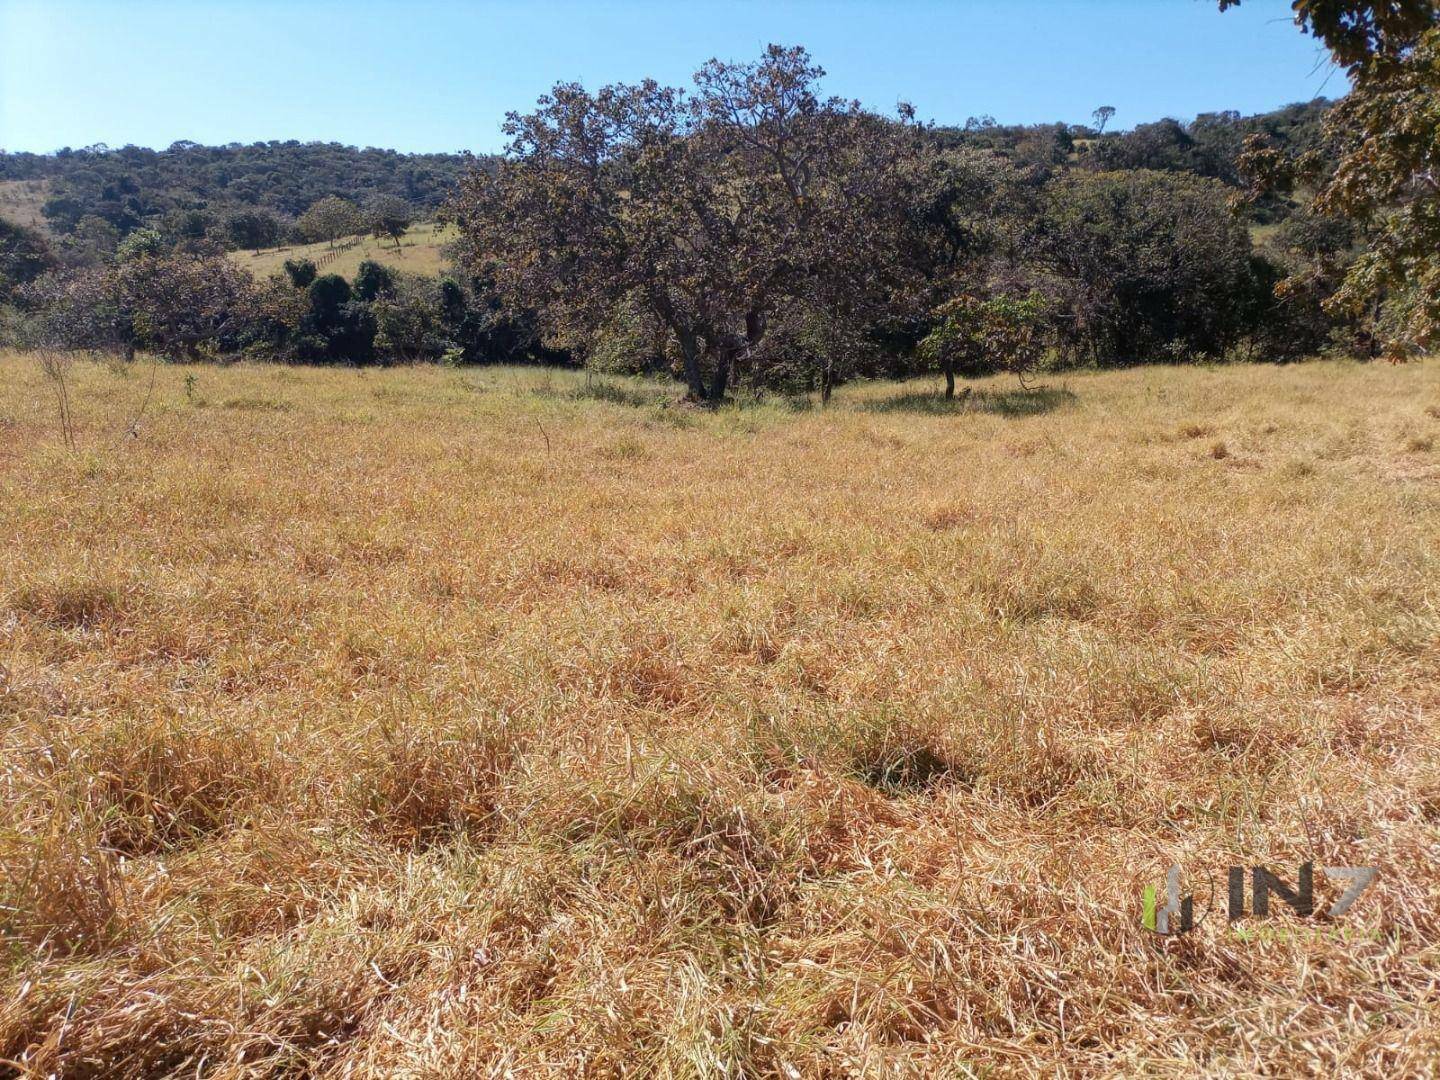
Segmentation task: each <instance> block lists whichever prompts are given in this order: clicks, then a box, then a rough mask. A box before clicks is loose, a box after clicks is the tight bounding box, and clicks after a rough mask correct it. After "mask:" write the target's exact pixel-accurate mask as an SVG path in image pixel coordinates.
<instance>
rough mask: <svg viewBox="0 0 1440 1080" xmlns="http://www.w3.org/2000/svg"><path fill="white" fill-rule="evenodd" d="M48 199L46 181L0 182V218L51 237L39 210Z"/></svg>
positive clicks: (47, 220) (48, 190)
mask: <svg viewBox="0 0 1440 1080" xmlns="http://www.w3.org/2000/svg"><path fill="white" fill-rule="evenodd" d="M49 197H50V182H49V181H48V180H0V218H4V219H6V220H7V221H13V222H14V223H15V224H16V225H24V226H26V227H27V228H31V229H36V230H38V231H39V232H40V233H41V234H42V235H44V236H52V235H53V234H52V233H51V231H50V222H49V219H47V218H46V217H45V215H44V214H42V213H41V212H40V211H41V208H42V207H44V205H45V201H46V200H47V199H48V198H49Z"/></svg>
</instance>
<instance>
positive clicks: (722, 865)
mask: <svg viewBox="0 0 1440 1080" xmlns="http://www.w3.org/2000/svg"><path fill="white" fill-rule="evenodd" d="M187 376H193V377H194V378H193V380H192V382H191V384H190V387H189V392H188V393H187V388H186V378H187ZM147 378H148V375H147V374H146V372H144V371H143V370H136V371H132V372H129V373H128V374H127V373H126V372H125V370H124V369H117V368H114V367H113V366H112V367H106V366H103V365H99V364H92V363H89V362H80V363H77V364H76V365H75V367H74V368H73V369H72V385H71V395H72V401H73V405H74V409H75V413H76V418H77V424H78V429H79V430H78V445H79V449H78V451H77V452H75V453H68V452H66V451H65V450H64V449H63V447H62V445H61V443H60V437H59V431H58V428H57V425H56V422H55V419H54V414H53V403H52V400H51V398H50V396H49V388H48V387H47V385H46V384H45V383H44V382H43V380H42V379H41V377H40V375H39V373H38V371H37V369H36V368H35V366H34V364H33V362H32V361H30V360H29V359H27V358H23V357H18V356H13V355H12V356H7V357H3V358H0V506H3V507H4V515H3V519H0V520H3V528H4V544H5V552H4V555H5V557H4V561H3V563H0V575H3V576H0V734H3V739H4V745H3V750H0V753H3V764H4V770H3V774H0V785H3V799H4V812H3V818H0V859H3V866H4V876H3V878H0V889H3V896H0V903H3V909H0V923H3V929H4V935H5V950H6V951H5V967H4V974H3V979H4V983H3V986H0V1059H8V1060H9V1061H10V1062H11V1063H12V1065H13V1067H14V1068H16V1069H18V1070H19V1071H20V1072H22V1073H27V1074H33V1075H36V1076H40V1075H48V1074H51V1073H58V1074H63V1075H74V1076H82V1075H85V1076H137V1077H138V1076H155V1075H175V1076H195V1075H204V1076H222V1077H235V1076H249V1075H270V1074H277V1073H278V1074H286V1075H306V1076H335V1077H342V1076H343V1077H363V1076H375V1077H379V1076H456V1077H461V1076H465V1077H468V1076H483V1075H514V1076H525V1077H529V1076H545V1075H555V1076H561V1075H565V1076H569V1075H577V1074H580V1075H595V1076H609V1075H620V1074H627V1075H634V1076H695V1077H699V1076H716V1075H727V1076H732V1077H739V1076H766V1075H775V1076H787V1077H795V1076H832V1077H840V1076H861V1075H872V1076H878V1075H943V1076H967V1075H971V1076H980V1075H994V1076H1012V1075H1045V1076H1055V1075H1060V1074H1080V1075H1086V1074H1089V1075H1105V1074H1116V1073H1144V1074H1147V1075H1164V1076H1171V1075H1175V1076H1178V1075H1212V1076H1234V1075H1244V1074H1257V1073H1266V1074H1269V1075H1298V1074H1315V1075H1335V1074H1351V1075H1361V1074H1364V1075H1387V1076H1403V1075H1425V1074H1427V1073H1433V1071H1434V1069H1435V1067H1436V1062H1437V1060H1440V1058H1437V1055H1440V1019H1437V1017H1440V1013H1437V1009H1440V989H1437V986H1440V982H1437V980H1440V945H1437V933H1440V872H1437V870H1436V859H1437V854H1440V753H1437V746H1440V743H1437V737H1436V736H1437V725H1436V715H1437V713H1436V710H1437V707H1440V680H1437V675H1440V651H1437V632H1440V613H1437V603H1440V592H1437V585H1440V547H1437V540H1440V457H1437V452H1436V451H1435V450H1434V449H1433V448H1432V440H1433V438H1434V436H1435V435H1436V434H1437V433H1440V420H1437V419H1436V415H1435V414H1436V412H1437V409H1436V406H1437V405H1440V377H1437V370H1436V368H1435V367H1434V365H1433V364H1423V365H1421V364H1416V365H1410V366H1405V367H1399V368H1392V367H1381V366H1370V367H1361V366H1354V365H1338V364H1331V363H1323V364H1322V363H1317V364H1311V365H1305V366H1295V367H1283V368H1272V367H1255V368H1230V369H1218V370H1206V369H1169V370H1167V369H1142V370H1134V371H1128V372H1123V373H1114V374H1100V375H1084V376H1073V377H1070V378H1067V379H1065V380H1063V381H1062V380H1052V385H1051V387H1050V389H1049V390H1048V391H1044V392H1040V393H1036V394H1031V395H1027V394H1024V393H1019V392H1016V391H1015V389H1014V387H1013V386H1012V385H1011V384H1010V383H1008V382H1006V381H1003V380H998V381H994V382H987V383H982V384H980V385H979V386H978V388H977V392H976V393H975V394H974V395H973V396H972V397H971V398H970V399H969V400H968V401H967V402H966V403H965V404H964V405H963V406H962V407H960V408H959V409H956V410H947V409H946V408H945V407H944V406H943V405H942V404H941V403H940V402H938V401H937V400H936V396H935V388H934V387H933V386H931V385H929V384H920V383H916V384H907V385H898V386H897V385H872V386H861V387H852V388H846V389H845V390H843V391H841V393H840V394H839V395H838V397H837V400H836V402H835V404H834V406H833V407H832V408H831V409H829V410H828V411H820V410H811V411H808V412H806V411H792V410H789V409H787V408H785V407H783V406H782V405H780V404H773V405H761V406H754V407H750V408H744V409H741V408H734V409H726V410H722V411H720V412H719V413H717V414H708V413H698V412H694V411H689V410H685V409H681V408H676V407H674V406H673V405H669V404H667V397H668V395H669V394H670V393H671V391H669V390H668V389H667V388H664V387H660V386H657V385H655V384H648V383H640V382H631V383H620V382H605V383H594V384H587V383H586V381H585V380H584V378H583V377H582V376H578V375H574V374H568V373H547V372H542V371H534V370H528V371H522V370H496V369H480V370H468V371H458V372H457V371H446V370H439V369H423V370H387V371H379V370H371V371H354V370H344V371H342V370H331V371H323V370H308V369H296V368H282V367H247V366H239V367H231V368H211V367H197V368H169V367H165V368H161V369H159V372H158V382H157V386H156V389H155V392H154V402H153V404H152V406H151V409H150V412H149V414H148V415H147V418H146V419H145V420H144V421H143V422H142V423H141V425H140V428H139V430H140V437H139V438H138V439H131V438H126V437H125V436H124V435H123V432H124V431H125V428H126V426H127V424H128V422H129V417H130V416H131V415H132V414H133V412H134V410H135V409H136V408H137V407H138V406H139V403H140V402H141V400H142V399H143V398H144V395H145V392H146V390H145V388H146V380H147ZM1216 447H1223V448H1224V452H1223V453H1220V452H1217V450H1216ZM1307 858H1314V859H1315V860H1316V862H1317V864H1329V865H1335V864H1344V865H1354V864H1373V865H1376V866H1379V867H1380V868H1381V875H1380V879H1379V881H1378V883H1377V884H1376V885H1375V886H1374V887H1373V888H1372V889H1371V890H1370V891H1369V892H1367V893H1366V894H1365V896H1364V897H1363V898H1362V899H1361V901H1360V902H1359V903H1358V904H1357V905H1356V907H1355V908H1354V909H1352V911H1351V912H1350V913H1349V914H1348V915H1347V916H1346V917H1345V920H1344V921H1343V924H1342V925H1343V927H1344V928H1345V929H1346V930H1347V931H1348V932H1350V934H1351V935H1352V937H1351V939H1350V940H1338V939H1337V937H1336V935H1334V934H1332V935H1330V936H1323V935H1322V936H1316V935H1311V934H1309V933H1308V932H1307V933H1291V934H1289V935H1288V936H1287V935H1285V934H1275V935H1273V936H1271V937H1268V938H1265V939H1261V940H1253V939H1252V940H1243V939H1242V938H1240V937H1239V936H1237V935H1236V934H1235V933H1234V932H1233V931H1232V930H1231V929H1230V928H1228V927H1227V926H1226V924H1225V920H1224V918H1223V917H1221V916H1217V917H1214V918H1210V919H1208V920H1206V922H1205V923H1204V924H1203V925H1201V926H1200V927H1199V928H1198V929H1197V930H1196V931H1195V932H1194V933H1193V934H1190V935H1188V936H1185V937H1182V938H1179V939H1161V938H1157V937H1155V936H1154V935H1151V934H1149V933H1147V932H1146V931H1144V930H1142V929H1141V928H1140V927H1139V925H1138V916H1139V896H1140V890H1141V888H1142V886H1144V885H1145V884H1149V883H1153V882H1156V881H1158V880H1160V878H1161V875H1163V872H1164V868H1165V867H1166V866H1168V865H1169V864H1170V863H1172V862H1181V863H1183V864H1184V865H1185V866H1187V867H1188V868H1191V870H1192V871H1195V870H1199V869H1203V868H1215V870H1216V872H1217V873H1218V874H1220V875H1221V879H1222V880H1221V889H1222V890H1223V887H1224V886H1223V872H1224V871H1223V867H1224V866H1225V865H1227V864H1229V863H1231V862H1236V863H1244V864H1252V863H1257V862H1265V863H1268V864H1271V865H1273V866H1276V867H1277V868H1280V869H1283V870H1284V871H1285V872H1286V874H1287V876H1289V877H1291V878H1292V879H1293V876H1294V867H1295V866H1296V864H1298V863H1299V862H1301V861H1303V860H1304V859H1307ZM1317 878H1320V875H1319V874H1317ZM1327 888H1329V886H1328V885H1325V884H1324V883H1323V879H1321V880H1320V883H1317V890H1318V891H1320V892H1321V894H1322V896H1323V897H1324V898H1325V902H1327V903H1328V900H1329V899H1332V897H1329V895H1328V893H1325V892H1324V890H1325V889H1327ZM1247 925H1251V926H1257V925H1259V924H1255V923H1253V921H1251V922H1250V923H1247ZM1263 925H1264V926H1265V927H1266V928H1273V929H1276V930H1289V931H1303V930H1304V929H1305V927H1306V926H1307V925H1308V924H1306V923H1303V922H1302V921H1300V920H1299V919H1298V918H1296V917H1294V916H1292V915H1290V914H1288V913H1286V914H1284V915H1283V916H1280V917H1275V918H1272V919H1271V920H1270V921H1269V922H1268V923H1265V924H1263Z"/></svg>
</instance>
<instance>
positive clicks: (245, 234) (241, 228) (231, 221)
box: [225, 208, 286, 250]
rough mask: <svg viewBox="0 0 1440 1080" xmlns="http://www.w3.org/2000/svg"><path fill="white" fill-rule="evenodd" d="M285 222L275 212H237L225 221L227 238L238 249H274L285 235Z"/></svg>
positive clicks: (257, 210)
mask: <svg viewBox="0 0 1440 1080" xmlns="http://www.w3.org/2000/svg"><path fill="white" fill-rule="evenodd" d="M285 228H286V226H285V222H284V221H283V220H282V219H281V218H280V217H279V216H278V215H277V214H275V213H274V212H273V211H269V210H261V209H250V208H247V209H242V210H235V211H233V212H231V213H230V214H229V216H227V217H226V219H225V236H226V238H227V239H228V240H229V241H230V243H232V244H234V245H235V246H236V247H237V248H246V249H250V250H256V249H258V248H264V247H273V246H274V245H275V244H277V243H279V242H280V238H281V237H282V236H283V235H284V233H285Z"/></svg>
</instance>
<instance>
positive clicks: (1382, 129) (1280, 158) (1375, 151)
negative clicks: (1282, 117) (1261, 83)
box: [1220, 0, 1440, 358]
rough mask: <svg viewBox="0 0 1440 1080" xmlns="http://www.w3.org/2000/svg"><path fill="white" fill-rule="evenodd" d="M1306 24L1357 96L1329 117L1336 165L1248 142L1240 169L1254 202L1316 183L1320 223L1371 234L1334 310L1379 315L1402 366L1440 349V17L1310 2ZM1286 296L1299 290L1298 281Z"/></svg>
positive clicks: (1336, 0) (1406, 3) (1351, 0)
mask: <svg viewBox="0 0 1440 1080" xmlns="http://www.w3.org/2000/svg"><path fill="white" fill-rule="evenodd" d="M1220 6H1221V7H1222V9H1223V8H1225V7H1229V6H1232V0H1221V5H1220ZM1296 20H1297V21H1298V22H1299V23H1301V24H1302V25H1303V26H1305V27H1307V28H1308V29H1309V30H1310V31H1311V32H1312V33H1313V34H1315V36H1316V37H1318V38H1320V39H1321V40H1322V41H1323V42H1324V43H1325V44H1326V45H1327V46H1328V47H1329V48H1330V50H1331V53H1332V55H1333V56H1334V58H1335V60H1336V62H1337V63H1339V64H1341V65H1342V66H1344V67H1345V68H1346V69H1347V71H1348V72H1349V75H1350V78H1351V83H1352V89H1351V92H1350V93H1349V94H1348V95H1347V96H1346V97H1345V98H1344V99H1343V100H1342V101H1341V102H1340V103H1339V104H1338V105H1336V107H1335V108H1334V109H1333V110H1332V111H1331V112H1330V114H1329V115H1328V116H1327V118H1326V123H1325V140H1326V144H1327V147H1328V149H1329V151H1330V153H1329V155H1328V156H1327V155H1322V154H1320V153H1319V152H1315V151H1312V152H1310V153H1305V154H1298V155H1297V154H1294V153H1291V152H1289V151H1288V150H1287V149H1286V148H1283V147H1277V146H1274V145H1272V144H1271V143H1269V142H1267V141H1266V140H1265V139H1263V138H1258V137H1254V138H1251V139H1249V140H1247V142H1246V146H1245V153H1244V155H1243V156H1242V159H1241V164H1242V167H1243V168H1244V170H1245V173H1246V175H1247V178H1248V180H1249V183H1250V186H1251V192H1252V195H1258V194H1260V193H1263V192H1266V191H1271V190H1275V189H1280V190H1289V189H1291V188H1293V187H1295V186H1296V185H1298V184H1306V185H1309V186H1311V187H1312V188H1313V189H1314V192H1315V194H1314V197H1313V200H1312V208H1313V210H1314V211H1315V212H1316V213H1317V214H1330V215H1338V216H1343V217H1346V218H1349V219H1351V220H1353V221H1356V222H1358V223H1360V224H1361V225H1363V226H1364V227H1365V228H1366V230H1367V232H1368V233H1369V236H1368V245H1367V250H1366V251H1365V252H1364V253H1363V254H1361V255H1360V257H1359V258H1357V259H1355V260H1354V261H1353V262H1352V263H1351V264H1350V266H1349V267H1348V269H1347V271H1346V273H1345V276H1344V279H1343V281H1342V282H1341V284H1340V286H1339V288H1338V289H1336V290H1335V291H1334V292H1333V294H1331V295H1330V296H1329V297H1328V298H1327V299H1326V301H1325V303H1326V307H1327V309H1328V310H1329V311H1331V312H1332V313H1346V314H1349V315H1350V316H1352V317H1364V316H1365V315H1367V314H1368V315H1370V316H1371V317H1372V319H1373V321H1374V324H1375V329H1376V331H1377V334H1378V336H1379V337H1380V338H1382V339H1383V341H1384V347H1385V349H1386V351H1387V352H1388V353H1389V354H1390V355H1391V356H1392V357H1393V358H1401V357H1404V356H1407V355H1410V354H1413V353H1415V352H1417V351H1420V350H1424V349H1428V348H1430V347H1433V345H1434V344H1435V343H1436V342H1437V341H1440V178H1437V169H1440V7H1437V6H1436V4H1434V3H1433V2H1432V0H1396V2H1388V0H1387V2H1383V3H1376V2H1369V0H1306V2H1305V3H1297V4H1296ZM1283 287H1284V288H1292V289H1293V288H1296V287H1298V284H1297V283H1292V282H1291V281H1289V280H1288V279H1287V281H1286V282H1285V283H1283Z"/></svg>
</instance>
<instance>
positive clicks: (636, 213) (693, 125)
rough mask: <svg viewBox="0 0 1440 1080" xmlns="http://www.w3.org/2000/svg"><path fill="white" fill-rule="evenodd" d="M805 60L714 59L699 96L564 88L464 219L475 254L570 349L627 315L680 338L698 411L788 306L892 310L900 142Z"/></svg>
mask: <svg viewBox="0 0 1440 1080" xmlns="http://www.w3.org/2000/svg"><path fill="white" fill-rule="evenodd" d="M821 74H822V72H821V70H820V69H819V68H818V67H816V66H815V65H813V64H812V63H811V61H810V58H809V56H808V55H807V54H806V53H805V52H804V50H802V49H784V48H781V47H779V46H772V47H771V48H770V49H769V51H768V52H767V53H766V54H765V56H764V57H763V58H762V59H761V60H760V61H758V62H757V63H753V64H745V65H731V64H724V63H721V62H719V61H712V62H711V63H709V64H707V65H706V66H705V67H704V68H702V69H701V70H700V71H699V72H698V73H697V74H696V77H695V90H694V92H693V93H691V94H687V93H685V92H684V91H681V90H677V89H671V88H665V87H661V86H659V85H658V84H656V83H654V82H645V83H642V84H639V85H636V86H623V85H621V86H610V87H605V88H604V89H602V90H601V91H599V92H598V93H596V94H590V93H588V92H587V91H585V90H584V89H583V88H581V87H579V86H578V85H574V84H562V85H559V86H557V87H556V88H555V89H554V91H553V92H552V93H551V94H550V95H547V96H546V97H543V98H542V99H541V100H540V103H539V104H540V107H539V110H538V111H537V112H535V113H533V114H530V115H526V116H521V115H512V116H511V117H510V119H509V121H508V122H507V126H506V130H507V133H508V134H509V135H510V137H511V144H510V146H509V149H508V151H507V157H506V158H505V160H504V161H503V162H502V163H501V165H500V167H499V169H498V170H496V171H495V172H494V173H493V174H492V173H490V172H487V171H484V170H479V169H477V170H474V171H472V173H471V174H470V175H468V176H467V177H466V178H465V179H464V181H462V184H461V191H460V195H459V196H458V197H457V199H456V201H455V203H454V204H453V205H452V207H451V211H450V213H451V215H452V216H453V218H454V219H455V221H456V222H457V224H458V225H459V227H460V230H461V233H462V237H463V241H462V245H461V254H462V258H463V259H464V261H465V264H466V265H467V267H468V268H469V269H470V270H471V272H472V273H475V274H477V275H481V276H484V277H485V278H487V279H489V280H493V281H494V282H495V284H496V285H497V287H498V288H499V291H500V292H501V294H502V296H503V297H505V298H506V300H507V302H509V303H511V304H513V305H516V306H519V305H522V304H524V305H530V306H533V307H534V308H535V309H536V310H537V312H538V314H539V316H540V318H541V320H542V323H543V325H544V327H545V329H546V331H547V333H548V334H550V335H552V336H553V337H554V338H555V339H556V340H557V341H560V342H563V343H568V344H571V345H572V346H573V345H575V344H577V343H581V342H584V341H586V340H588V339H590V338H592V337H593V336H595V335H596V334H597V333H598V332H599V331H600V330H601V328H602V327H603V326H604V325H605V323H606V321H607V320H608V319H609V318H610V317H611V313H612V312H613V311H615V310H616V309H617V308H618V307H619V306H620V305H622V304H624V303H627V302H628V303H630V304H633V305H634V306H636V307H637V308H638V309H641V310H643V311H644V312H645V313H646V315H647V317H650V318H653V319H654V320H656V321H657V322H658V323H660V324H662V325H663V326H665V327H666V329H667V330H668V331H669V333H670V334H671V335H672V337H673V339H674V341H675V343H676V345H677V347H678V349H679V351H680V354H681V357H682V366H683V371H684V375H685V380H686V384H687V386H688V387H689V390H690V393H691V395H692V396H693V397H695V398H696V399H703V400H709V401H712V402H713V401H718V400H719V399H720V398H722V397H723V396H724V393H725V389H726V386H727V384H728V381H729V378H730V375H731V373H732V371H733V370H734V368H735V367H736V366H737V365H743V364H745V363H746V362H747V358H748V357H749V356H750V355H751V354H752V353H754V352H755V351H756V350H757V349H758V348H759V346H760V344H761V342H762V340H763V338H764V336H765V333H766V329H767V326H768V323H769V321H770V320H771V319H772V318H773V317H774V316H775V314H776V312H777V311H778V310H779V309H780V308H782V307H783V306H784V305H785V304H787V303H807V304H813V305H819V306H823V307H825V308H826V309H827V310H829V311H831V312H832V313H833V314H834V316H835V317H836V318H846V317H854V316H855V315H856V314H857V313H858V312H859V311H860V310H861V309H863V308H864V307H866V306H868V305H870V304H873V303H883V299H884V297H883V293H882V290H880V289H879V288H878V287H877V286H879V285H880V283H881V281H882V279H883V277H884V274H885V272H886V271H887V270H888V268H889V267H891V266H892V265H894V263H895V258H894V255H893V252H891V251H890V250H889V249H888V248H889V245H890V244H891V243H893V240H894V238H895V236H896V235H897V234H896V233H895V232H894V231H893V230H891V229H890V228H888V225H889V222H890V219H892V218H893V217H895V216H897V215H898V207H897V202H896V200H895V199H894V198H893V197H892V196H893V194H894V193H895V192H896V191H897V190H898V189H897V188H896V187H895V185H894V184H893V182H892V181H893V180H894V178H895V173H896V166H897V163H898V161H899V160H900V157H901V150H902V146H903V140H902V139H901V138H899V137H897V133H896V132H895V131H894V130H893V128H892V126H891V125H889V124H887V123H885V122H884V121H882V120H881V119H880V118H878V117H874V116H871V115H869V114H866V113H864V112H862V111H861V110H860V109H859V107H858V106H857V105H856V104H854V103H850V102H843V101H840V100H838V99H833V98H832V99H822V98H821V97H820V96H819V94H818V90H817V83H818V80H819V78H820V76H821Z"/></svg>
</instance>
